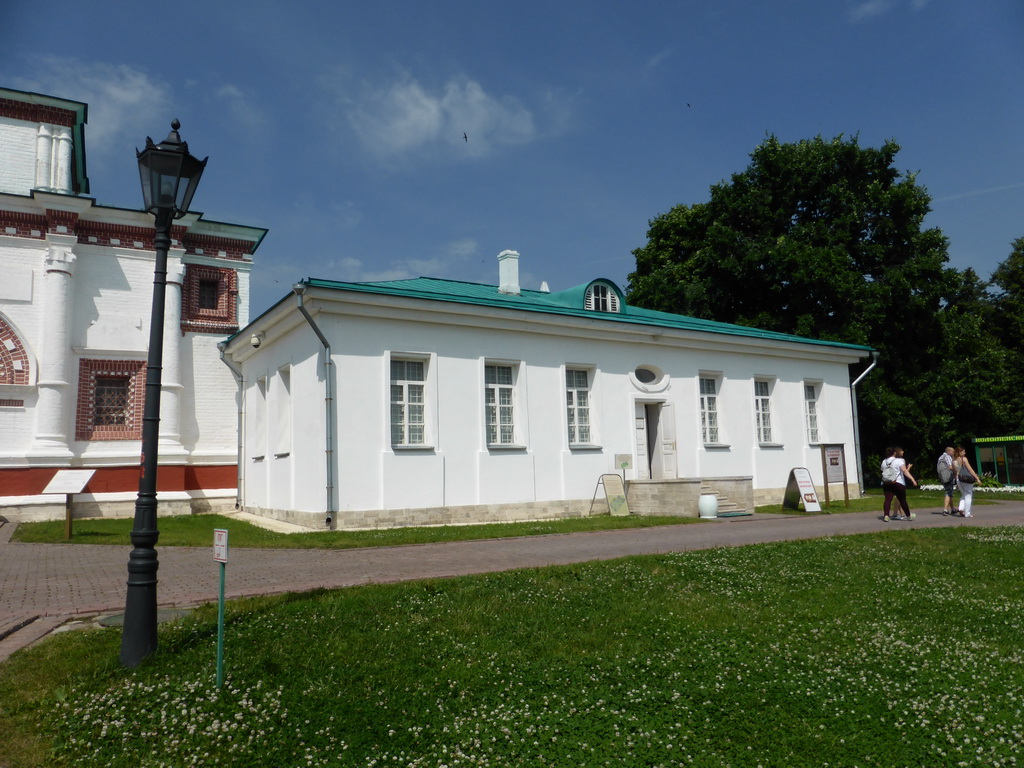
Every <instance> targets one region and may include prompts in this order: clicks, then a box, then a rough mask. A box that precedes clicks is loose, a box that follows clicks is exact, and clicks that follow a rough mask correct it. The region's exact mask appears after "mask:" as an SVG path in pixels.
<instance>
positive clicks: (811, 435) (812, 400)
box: [804, 384, 818, 443]
mask: <svg viewBox="0 0 1024 768" xmlns="http://www.w3.org/2000/svg"><path fill="white" fill-rule="evenodd" d="M804 418H805V420H806V422H807V442H809V443H817V442H818V389H817V387H815V386H814V385H813V384H804Z"/></svg>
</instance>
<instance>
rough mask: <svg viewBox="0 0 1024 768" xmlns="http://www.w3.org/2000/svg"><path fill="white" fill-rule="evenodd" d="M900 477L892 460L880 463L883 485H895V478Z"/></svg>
mask: <svg viewBox="0 0 1024 768" xmlns="http://www.w3.org/2000/svg"><path fill="white" fill-rule="evenodd" d="M899 476H900V470H899V467H897V466H896V463H895V460H894V459H886V460H885V461H883V462H882V482H883V483H895V482H896V478H898V477H899Z"/></svg>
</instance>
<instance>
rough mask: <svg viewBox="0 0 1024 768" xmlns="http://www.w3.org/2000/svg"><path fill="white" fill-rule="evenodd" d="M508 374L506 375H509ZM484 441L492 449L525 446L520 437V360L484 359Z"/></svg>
mask: <svg viewBox="0 0 1024 768" xmlns="http://www.w3.org/2000/svg"><path fill="white" fill-rule="evenodd" d="M506 372H507V373H508V377H507V378H506V376H505V374H506ZM483 378H484V442H485V443H486V445H487V447H488V448H498V449H501V448H523V447H524V445H523V440H522V437H521V436H520V429H521V423H522V416H523V415H522V414H521V413H519V394H518V379H519V363H516V362H511V361H507V360H486V361H484V377H483Z"/></svg>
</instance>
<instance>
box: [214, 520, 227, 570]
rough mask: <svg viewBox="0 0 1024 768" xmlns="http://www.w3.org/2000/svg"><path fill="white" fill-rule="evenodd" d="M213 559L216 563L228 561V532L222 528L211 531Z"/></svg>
mask: <svg viewBox="0 0 1024 768" xmlns="http://www.w3.org/2000/svg"><path fill="white" fill-rule="evenodd" d="M213 559H214V560H216V561H217V562H218V563H226V562H227V561H228V532H227V530H225V529H224V528H215V529H214V531H213Z"/></svg>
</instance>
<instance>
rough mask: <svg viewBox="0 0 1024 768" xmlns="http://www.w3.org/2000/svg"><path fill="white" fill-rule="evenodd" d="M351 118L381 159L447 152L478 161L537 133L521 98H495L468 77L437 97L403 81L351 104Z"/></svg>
mask: <svg viewBox="0 0 1024 768" xmlns="http://www.w3.org/2000/svg"><path fill="white" fill-rule="evenodd" d="M347 117H348V122H349V124H350V125H351V127H352V129H353V131H354V132H355V134H356V136H357V137H358V139H359V141H360V143H361V144H362V145H363V147H364V148H365V149H366V150H368V151H369V152H371V153H373V154H375V155H377V156H380V157H394V156H399V155H403V154H407V153H409V152H411V151H414V150H420V149H427V148H429V149H439V148H445V147H447V148H449V149H451V148H454V147H459V151H461V152H464V153H465V154H468V155H470V156H473V157H479V156H481V155H485V154H488V153H489V152H491V151H492V150H493V149H494V148H495V147H498V146H503V145H512V144H522V143H525V142H528V141H530V140H531V139H533V138H534V137H535V136H536V134H537V129H536V126H535V124H534V117H533V114H532V112H531V111H530V110H529V109H527V108H526V107H525V106H523V105H522V104H521V103H520V102H519V101H518V100H517V99H515V98H513V97H511V96H504V97H495V96H492V95H490V94H488V93H487V92H486V91H485V90H484V88H483V86H481V85H480V83H478V82H476V81H475V80H471V79H469V78H466V77H456V78H453V79H451V80H449V81H448V82H447V83H446V84H445V85H444V86H443V87H442V88H440V89H439V90H437V91H435V92H431V91H430V90H428V89H427V88H425V87H424V86H423V85H422V84H420V83H419V82H418V81H416V80H414V79H412V78H409V77H403V78H402V79H400V80H399V81H397V82H395V83H392V84H391V85H389V86H387V87H386V88H383V89H380V90H378V91H375V92H372V93H370V94H369V95H367V96H364V97H363V98H361V99H359V100H357V101H356V102H354V103H350V104H348V106H347ZM463 135H465V138H463Z"/></svg>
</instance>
